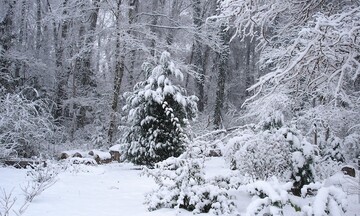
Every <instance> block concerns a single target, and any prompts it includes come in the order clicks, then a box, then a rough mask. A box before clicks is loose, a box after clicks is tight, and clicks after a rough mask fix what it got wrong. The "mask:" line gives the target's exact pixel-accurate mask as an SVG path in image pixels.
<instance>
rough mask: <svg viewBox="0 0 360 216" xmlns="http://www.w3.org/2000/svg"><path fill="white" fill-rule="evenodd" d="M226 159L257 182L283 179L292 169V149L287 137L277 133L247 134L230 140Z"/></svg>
mask: <svg viewBox="0 0 360 216" xmlns="http://www.w3.org/2000/svg"><path fill="white" fill-rule="evenodd" d="M226 157H228V158H230V162H231V166H232V167H231V168H232V169H238V170H240V171H241V172H242V173H244V174H245V173H246V174H248V175H250V176H251V178H252V179H253V180H256V179H261V180H266V179H268V178H270V177H272V176H277V177H281V176H284V174H285V173H286V172H287V171H288V167H289V165H290V149H289V145H288V142H287V141H286V139H285V137H284V135H283V134H282V133H280V132H279V131H277V130H273V131H260V132H259V133H257V134H256V133H255V132H254V131H251V130H246V131H244V132H243V133H242V134H241V135H240V136H236V137H234V138H232V139H230V140H229V142H228V147H227V151H226Z"/></svg>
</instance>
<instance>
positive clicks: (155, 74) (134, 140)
mask: <svg viewBox="0 0 360 216" xmlns="http://www.w3.org/2000/svg"><path fill="white" fill-rule="evenodd" d="M144 65H145V67H144V69H145V71H147V72H149V77H148V79H147V80H146V81H144V82H139V83H138V84H136V85H135V88H134V91H133V92H130V93H126V94H125V97H126V104H127V105H126V106H125V107H124V109H125V110H127V111H128V116H127V120H128V122H129V123H130V124H131V129H130V131H129V133H128V134H127V136H126V143H127V144H128V149H127V157H128V159H129V160H130V161H132V162H134V163H135V164H139V165H147V166H152V165H153V164H154V163H157V162H159V161H162V160H165V159H167V158H169V157H171V156H174V157H177V156H179V155H180V154H181V153H182V152H183V151H184V150H185V146H184V144H185V142H186V140H187V139H188V135H187V133H186V130H185V129H186V127H187V126H188V120H192V119H194V118H195V115H196V111H197V108H196V107H197V106H196V101H197V98H196V97H195V96H184V95H185V94H186V91H185V89H183V88H181V87H180V86H177V85H173V84H172V81H171V78H174V77H175V78H176V77H178V78H180V79H181V80H182V79H183V75H182V73H181V71H180V70H179V69H178V68H177V67H176V65H175V64H174V62H173V61H171V60H170V54H169V53H168V52H163V53H162V55H161V58H160V62H159V64H158V65H157V66H155V67H152V66H151V65H150V64H144Z"/></svg>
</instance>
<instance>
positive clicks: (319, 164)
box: [314, 156, 343, 181]
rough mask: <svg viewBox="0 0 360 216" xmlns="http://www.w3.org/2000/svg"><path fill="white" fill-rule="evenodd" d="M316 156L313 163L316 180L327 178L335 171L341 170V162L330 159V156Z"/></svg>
mask: <svg viewBox="0 0 360 216" xmlns="http://www.w3.org/2000/svg"><path fill="white" fill-rule="evenodd" d="M317 158H318V159H317V160H316V163H315V164H314V168H315V173H316V176H315V180H316V181H322V180H324V179H327V178H329V177H330V176H332V175H334V174H335V173H336V172H339V170H341V167H342V166H343V165H342V163H341V162H339V161H336V160H332V159H331V158H322V157H320V156H317Z"/></svg>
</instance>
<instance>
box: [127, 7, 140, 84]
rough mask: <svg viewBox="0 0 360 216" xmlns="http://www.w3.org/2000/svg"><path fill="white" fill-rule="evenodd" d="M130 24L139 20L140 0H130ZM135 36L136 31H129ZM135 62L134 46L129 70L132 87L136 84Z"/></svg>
mask: <svg viewBox="0 0 360 216" xmlns="http://www.w3.org/2000/svg"><path fill="white" fill-rule="evenodd" d="M129 6H130V9H129V25H130V26H131V25H132V24H134V23H136V22H137V19H136V15H137V14H138V12H139V0H130V3H129ZM128 33H129V34H131V35H132V36H133V37H136V33H135V32H134V31H129V32H128ZM135 62H136V49H135V48H133V49H132V50H131V51H130V70H129V85H130V86H131V87H132V86H133V85H134V75H133V74H134V69H135Z"/></svg>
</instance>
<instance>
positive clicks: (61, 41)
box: [54, 0, 69, 121]
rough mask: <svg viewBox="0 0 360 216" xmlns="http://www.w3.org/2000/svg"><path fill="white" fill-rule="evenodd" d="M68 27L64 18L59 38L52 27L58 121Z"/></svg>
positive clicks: (64, 6)
mask: <svg viewBox="0 0 360 216" xmlns="http://www.w3.org/2000/svg"><path fill="white" fill-rule="evenodd" d="M67 3H68V0H64V2H63V8H64V11H63V15H65V16H66V15H67V14H68V12H67V10H66V6H67ZM68 28H69V20H68V18H65V20H64V21H63V22H62V24H61V28H60V29H61V37H60V38H59V34H58V31H57V30H56V28H54V37H55V39H54V42H55V56H56V79H57V87H56V99H55V102H56V110H55V115H54V117H55V119H57V121H60V118H61V117H62V115H63V107H62V106H63V100H64V99H66V83H67V78H66V74H67V73H66V71H65V70H66V68H65V67H64V49H65V48H64V46H65V40H66V38H67V35H68Z"/></svg>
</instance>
